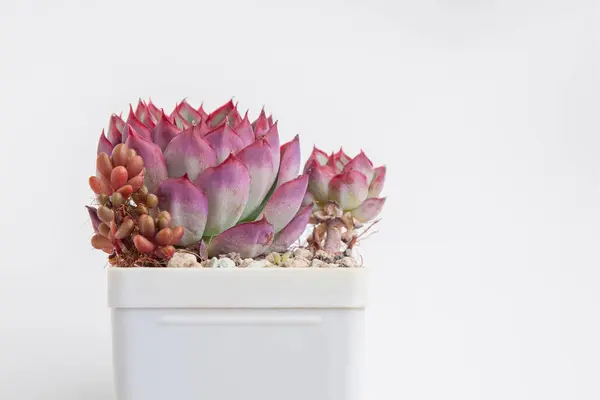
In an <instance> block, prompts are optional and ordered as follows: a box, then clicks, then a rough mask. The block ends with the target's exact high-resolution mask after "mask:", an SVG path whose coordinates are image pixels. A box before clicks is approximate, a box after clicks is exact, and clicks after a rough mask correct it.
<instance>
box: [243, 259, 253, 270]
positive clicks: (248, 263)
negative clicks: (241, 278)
mask: <svg viewBox="0 0 600 400" xmlns="http://www.w3.org/2000/svg"><path fill="white" fill-rule="evenodd" d="M253 262H254V260H253V259H252V258H244V259H243V260H242V263H241V264H240V268H246V267H248V265H250V264H252V263H253Z"/></svg>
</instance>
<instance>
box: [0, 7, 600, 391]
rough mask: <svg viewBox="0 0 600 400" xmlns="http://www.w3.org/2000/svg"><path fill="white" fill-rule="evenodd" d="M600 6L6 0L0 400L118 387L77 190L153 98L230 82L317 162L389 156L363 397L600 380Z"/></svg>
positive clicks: (591, 384) (592, 384)
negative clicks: (106, 132)
mask: <svg viewBox="0 0 600 400" xmlns="http://www.w3.org/2000/svg"><path fill="white" fill-rule="evenodd" d="M599 23H600V7H599V5H598V2H595V1H591V0H590V1H588V2H584V1H566V0H565V1H562V2H557V1H541V0H540V1H534V0H530V1H517V0H513V1H493V0H480V1H476V0H456V1H451V0H438V1H431V0H428V1H393V0H371V1H366V0H364V1H339V0H327V1H318V0H304V1H293V2H292V1H287V2H285V1H276V0H271V1H268V0H258V1H253V2H248V1H236V0H228V1H223V2H220V1H216V0H215V1H204V2H203V1H188V2H183V1H173V0H170V1H160V2H159V1H148V0H147V1H136V2H133V1H87V2H84V1H60V0H53V1H49V0H37V1H31V0H29V1H19V2H17V1H7V0H1V1H0V132H1V135H2V141H1V142H0V152H1V154H0V166H1V169H0V174H1V187H0V192H1V198H0V207H1V208H0V209H1V210H2V214H1V221H0V230H1V241H0V251H1V254H2V259H1V260H2V261H1V262H0V398H1V399H7V400H13V399H15V400H21V399H22V400H42V399H43V400H49V399H53V400H54V399H56V400H112V399H113V398H114V397H113V395H112V387H111V385H112V377H111V373H112V371H111V367H110V362H111V355H110V328H109V314H108V310H107V308H106V307H105V301H106V300H105V290H106V287H105V277H104V274H105V270H104V267H103V266H104V255H103V254H101V253H100V252H97V251H94V250H93V249H92V248H91V246H90V245H89V237H90V232H91V227H90V224H89V222H88V221H87V215H86V212H85V209H84V208H83V205H84V204H87V203H88V202H89V201H90V200H91V192H90V191H89V189H88V187H87V177H88V176H89V175H91V174H93V173H94V159H95V149H96V143H97V138H98V135H99V133H100V130H101V129H102V128H103V127H105V126H106V125H107V122H108V116H109V114H110V113H111V112H113V111H120V110H123V111H126V107H127V106H128V104H129V102H135V101H137V98H138V97H140V96H141V97H145V98H147V97H148V96H152V99H153V100H154V101H155V102H156V103H159V104H161V105H164V107H166V108H171V107H172V106H173V105H174V104H175V102H176V101H177V100H179V99H180V98H182V97H184V96H189V98H190V100H191V101H192V102H194V103H199V102H200V101H202V100H204V101H205V104H206V105H207V106H209V108H210V107H214V106H217V105H219V104H220V103H223V102H225V101H226V100H228V99H229V98H230V97H231V96H235V97H236V99H237V100H239V101H240V105H241V107H242V108H246V107H250V108H251V109H252V110H254V111H255V113H256V112H258V110H259V109H260V107H261V106H262V105H263V104H264V105H266V107H267V109H268V110H271V111H272V112H273V113H274V114H275V116H276V117H277V118H278V119H279V120H280V128H281V129H280V132H281V133H282V141H287V140H289V139H291V138H292V137H293V135H295V134H296V133H301V140H302V148H303V152H304V158H305V157H306V156H307V154H308V151H309V150H310V148H311V147H312V143H316V144H317V145H318V146H319V147H322V148H324V149H327V150H333V149H335V148H337V147H339V146H340V145H344V148H345V149H347V151H348V152H350V153H353V154H354V153H356V152H357V151H358V150H359V149H360V148H363V149H364V150H365V151H366V152H367V154H368V155H369V156H370V157H371V158H372V160H373V161H374V162H375V164H382V163H385V164H387V166H388V181H387V186H386V189H385V194H387V196H388V203H387V205H386V209H385V212H384V214H383V216H384V220H383V221H382V223H381V224H380V225H379V233H378V234H377V235H376V236H373V237H371V238H369V239H368V240H366V241H365V242H364V243H363V246H362V254H363V256H364V257H365V261H366V263H367V264H368V265H369V266H370V267H371V268H372V275H373V276H372V281H371V299H372V307H371V308H370V310H369V317H368V338H369V343H368V345H369V353H368V361H369V362H368V368H369V377H368V383H369V393H370V396H369V400H380V399H382V400H383V399H391V400H400V399H402V400H404V399H407V400H425V399H427V400H434V399H435V400H438V399H460V400H476V399H477V400H479V399H485V400H487V399H499V400H500V399H501V400H505V399H511V400H519V399H544V400H553V399H556V400H559V399H560V400H563V399H569V400H572V399H576V400H587V399H590V400H591V399H598V398H600V383H599V381H598V377H599V376H600V339H599V338H600V322H599V313H598V306H599V305H600V282H599V279H600V263H599V257H598V241H599V240H600V209H599V204H600V157H599V153H600V135H599V132H600V118H598V110H599V109H600V51H599V49H600V47H599V45H600V28H599ZM157 345H160V344H157ZM232 379H233V378H232Z"/></svg>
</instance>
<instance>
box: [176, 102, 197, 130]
mask: <svg viewBox="0 0 600 400" xmlns="http://www.w3.org/2000/svg"><path fill="white" fill-rule="evenodd" d="M177 111H178V112H179V114H180V115H181V116H182V117H183V118H184V119H185V120H186V121H187V122H189V123H190V124H192V125H197V124H198V123H199V122H200V121H201V120H202V119H203V118H202V114H200V113H199V112H198V111H197V110H196V109H195V108H194V107H192V106H190V104H189V103H188V102H187V100H186V99H183V100H182V101H181V103H179V105H178V106H177Z"/></svg>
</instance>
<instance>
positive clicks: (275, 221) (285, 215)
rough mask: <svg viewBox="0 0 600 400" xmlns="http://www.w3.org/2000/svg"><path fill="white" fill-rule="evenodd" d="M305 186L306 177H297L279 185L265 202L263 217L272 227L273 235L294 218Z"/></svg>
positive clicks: (300, 203)
mask: <svg viewBox="0 0 600 400" xmlns="http://www.w3.org/2000/svg"><path fill="white" fill-rule="evenodd" d="M307 186H308V175H302V176H299V177H298V178H296V179H292V180H291V181H289V182H286V183H284V184H283V185H281V186H280V187H279V188H278V189H277V190H275V192H274V193H273V195H272V196H271V198H270V199H269V201H267V204H266V206H265V209H264V210H263V215H264V216H265V217H266V218H267V221H269V222H270V223H271V225H273V229H274V230H275V233H277V232H279V231H280V230H282V229H283V228H284V227H285V226H286V225H287V224H288V223H289V222H290V221H291V220H292V218H294V216H295V215H296V213H297V212H298V209H300V206H301V205H302V200H303V199H304V195H305V194H306V188H307Z"/></svg>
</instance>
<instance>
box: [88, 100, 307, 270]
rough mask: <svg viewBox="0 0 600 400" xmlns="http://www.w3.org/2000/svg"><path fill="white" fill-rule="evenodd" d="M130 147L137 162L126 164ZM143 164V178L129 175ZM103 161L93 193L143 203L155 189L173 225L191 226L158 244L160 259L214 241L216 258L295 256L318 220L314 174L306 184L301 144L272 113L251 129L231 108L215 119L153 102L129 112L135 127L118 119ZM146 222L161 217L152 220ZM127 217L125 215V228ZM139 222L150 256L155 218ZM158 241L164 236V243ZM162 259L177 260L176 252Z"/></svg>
mask: <svg viewBox="0 0 600 400" xmlns="http://www.w3.org/2000/svg"><path fill="white" fill-rule="evenodd" d="M123 148H126V149H127V152H128V154H129V155H130V156H131V157H130V158H128V159H127V161H126V162H125V161H124V158H125V156H124V155H125V153H124V150H123ZM108 154H112V155H113V156H112V157H113V159H115V157H116V160H118V162H117V161H114V160H113V164H112V166H113V170H111V171H110V174H109V175H107V173H108V172H109V171H108V162H107V159H108ZM134 158H135V159H136V160H137V159H138V158H139V159H141V160H142V161H143V163H142V169H140V170H139V171H138V168H137V167H136V168H135V169H132V170H129V164H128V163H129V162H131V163H132V164H133V165H134V166H137V165H138V164H137V161H135V162H134V161H131V160H133V159H134ZM98 159H99V160H100V161H99V164H98V171H99V173H98V174H97V176H95V177H92V178H90V186H91V187H92V189H93V190H94V192H96V193H97V194H98V195H99V196H115V193H120V194H121V195H122V196H123V197H124V198H125V197H127V198H128V197H129V196H131V197H132V199H133V200H132V203H133V204H136V202H135V197H136V196H139V191H140V190H141V189H142V188H144V190H146V189H147V191H148V194H147V195H146V196H156V198H157V203H158V204H157V206H158V208H157V209H158V210H161V212H167V213H168V215H169V216H170V223H171V224H173V225H175V226H177V227H179V226H181V227H183V232H182V234H181V235H180V236H179V235H175V234H174V235H173V236H172V237H171V239H172V240H170V241H168V244H162V243H163V242H160V243H158V242H157V243H151V244H154V247H155V248H154V249H153V250H152V251H154V252H155V255H157V254H156V251H157V250H156V249H159V250H158V251H159V253H160V252H161V251H162V250H160V249H161V248H164V247H168V246H173V245H177V246H195V245H197V244H199V243H203V241H205V242H206V251H207V253H208V256H211V257H212V256H215V255H218V254H224V253H229V252H237V253H239V254H240V255H241V256H242V257H244V258H247V257H255V256H257V255H260V254H263V253H265V252H267V251H269V250H271V249H282V248H288V247H289V246H290V245H291V244H293V242H295V241H296V240H297V239H298V237H299V236H300V235H301V234H302V232H303V231H304V230H305V228H306V226H307V224H308V222H309V218H310V214H311V209H312V206H311V205H306V206H302V202H303V198H304V196H305V194H306V190H307V186H308V175H306V174H303V175H300V176H298V172H299V169H300V145H299V138H298V136H296V137H295V138H294V139H293V140H291V141H290V142H288V143H285V144H284V145H282V146H280V143H279V133H278V129H277V122H273V119H272V117H267V116H266V114H265V112H264V110H263V111H262V112H261V113H260V115H259V116H258V118H257V119H256V120H255V121H254V122H252V123H251V122H250V120H249V119H248V113H247V112H246V114H245V115H244V117H242V116H241V115H240V114H239V113H238V111H237V107H236V105H235V104H234V103H233V102H232V101H229V102H227V103H226V104H224V105H223V106H221V107H219V108H218V109H216V110H215V111H213V112H212V113H210V114H208V113H206V112H205V111H204V110H203V108H202V106H200V108H198V109H196V108H193V107H192V106H191V105H190V104H189V103H188V102H187V101H186V100H185V99H184V100H183V101H182V102H180V103H179V104H178V105H177V106H176V107H175V109H174V110H173V112H171V114H169V115H167V114H166V113H165V112H164V111H163V110H162V109H159V108H158V107H156V106H155V105H154V104H153V103H152V102H151V101H149V102H148V103H145V102H143V101H141V100H140V102H139V103H138V105H137V108H136V110H135V111H134V110H133V108H132V107H130V110H129V116H128V118H127V120H126V121H124V120H123V119H121V117H119V116H117V115H112V116H111V118H110V121H109V127H108V130H107V131H106V133H105V132H104V131H103V132H102V134H101V136H100V140H99V142H98ZM108 161H111V160H110V159H108ZM123 162H125V163H124V164H123ZM121 167H123V168H121ZM117 169H118V171H117V172H114V171H115V170H117ZM113 174H114V175H115V178H114V182H113V177H112V175H113ZM124 179H125V180H124ZM117 196H118V195H117ZM136 207H137V205H136ZM98 213H100V209H98ZM115 215H117V214H115ZM118 215H121V214H118ZM144 215H149V216H150V217H152V218H155V217H156V216H152V213H151V212H150V213H145V214H144ZM127 216H128V215H127ZM127 216H123V215H121V217H122V218H123V221H121V223H124V222H125V219H126V218H127ZM100 219H102V218H100ZM127 221H129V220H127ZM132 221H133V225H134V228H133V230H132V232H131V234H132V235H135V234H136V232H140V233H139V234H138V236H135V237H137V239H135V237H133V238H132V242H133V244H134V245H135V247H136V248H137V249H138V250H139V251H142V249H148V250H149V249H150V247H151V246H150V245H148V244H147V243H146V239H147V240H149V241H151V236H153V235H152V234H149V235H146V234H144V233H143V231H144V229H145V228H143V227H144V226H146V225H147V226H149V225H150V222H148V221H150V220H149V219H148V217H142V219H137V220H136V219H135V218H132ZM127 223H128V224H131V223H130V222H127ZM154 224H155V226H156V225H157V221H156V220H154ZM98 229H100V228H98ZM175 229H177V228H175ZM103 230H104V231H106V228H103ZM112 230H114V229H111V232H112ZM117 230H118V227H117ZM148 231H150V229H149V228H148ZM177 232H179V231H177ZM159 235H160V232H156V233H155V235H154V237H155V238H156V240H158V237H159ZM103 236H104V235H103ZM112 236H113V238H114V236H115V233H112ZM161 237H162V236H161ZM173 238H177V240H176V241H173ZM96 240H97V241H98V243H96V245H95V247H99V248H102V249H105V250H110V248H109V246H108V244H107V242H106V241H104V240H102V239H96ZM164 243H167V241H165V242H164ZM117 244H118V243H117ZM105 245H106V246H105ZM113 247H114V246H113ZM142 252H143V251H142ZM162 253H164V254H162ZM162 253H161V254H160V255H162V256H168V255H169V254H172V253H171V247H169V251H167V252H164V251H162ZM163 258H164V257H163ZM167 258H168V257H167Z"/></svg>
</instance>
